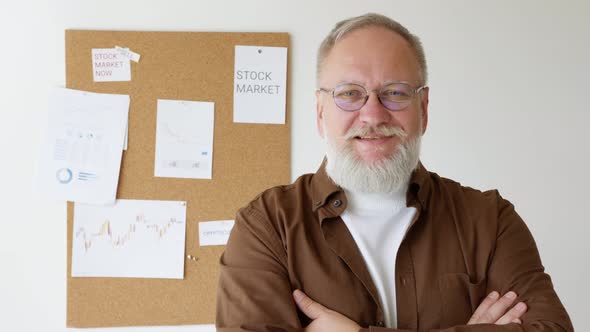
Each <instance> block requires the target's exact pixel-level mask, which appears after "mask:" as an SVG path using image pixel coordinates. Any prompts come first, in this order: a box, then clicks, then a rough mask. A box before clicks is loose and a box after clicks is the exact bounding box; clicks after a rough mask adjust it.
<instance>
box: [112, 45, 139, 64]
mask: <svg viewBox="0 0 590 332" xmlns="http://www.w3.org/2000/svg"><path fill="white" fill-rule="evenodd" d="M115 49H116V50H117V51H119V53H120V54H121V55H122V56H124V57H126V58H127V59H129V60H131V61H133V62H139V59H140V58H141V55H139V54H137V53H135V52H133V51H132V50H130V49H128V48H125V47H121V46H115Z"/></svg>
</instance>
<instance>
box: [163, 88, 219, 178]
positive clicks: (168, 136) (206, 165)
mask: <svg viewBox="0 0 590 332" xmlns="http://www.w3.org/2000/svg"><path fill="white" fill-rule="evenodd" d="M156 122H157V124H156V158H155V167H154V175H155V176H160V177H169V178H192V179H211V178H212V172H213V171H212V170H213V123H214V103H211V102H198V101H184V100H164V99H158V115H157V120H156Z"/></svg>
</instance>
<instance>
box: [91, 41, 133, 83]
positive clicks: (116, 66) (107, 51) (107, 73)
mask: <svg viewBox="0 0 590 332" xmlns="http://www.w3.org/2000/svg"><path fill="white" fill-rule="evenodd" d="M92 75H93V77H94V82H118V81H131V63H130V62H129V58H128V57H126V56H124V55H122V54H121V52H120V51H119V50H117V49H116V48H93V49H92Z"/></svg>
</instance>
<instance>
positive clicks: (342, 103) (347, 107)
mask: <svg viewBox="0 0 590 332" xmlns="http://www.w3.org/2000/svg"><path fill="white" fill-rule="evenodd" d="M425 87H426V85H423V86H420V87H418V88H414V87H412V86H411V85H409V84H408V83H406V82H393V83H388V84H386V85H384V86H383V87H381V88H380V89H376V90H371V91H368V90H367V88H365V87H364V86H362V85H360V84H356V83H343V84H340V85H337V86H336V87H335V88H333V89H331V90H328V89H324V88H319V89H318V91H321V92H325V93H330V94H332V97H333V98H334V103H335V104H336V106H338V108H340V109H341V110H343V111H346V112H354V111H358V110H360V109H361V108H362V107H363V106H365V104H366V103H367V100H369V93H370V92H373V91H375V92H378V94H377V97H378V99H379V102H380V103H381V105H383V106H384V107H385V108H387V109H388V110H390V111H401V110H403V109H405V108H406V107H408V106H409V105H410V103H411V102H412V99H413V98H414V96H416V94H418V93H419V92H420V91H422V90H423V89H424V88H425Z"/></svg>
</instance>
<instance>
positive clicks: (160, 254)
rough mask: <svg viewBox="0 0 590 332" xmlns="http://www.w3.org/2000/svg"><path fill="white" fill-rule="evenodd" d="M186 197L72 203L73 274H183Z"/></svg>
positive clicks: (170, 276)
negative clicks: (102, 203) (102, 202)
mask: <svg viewBox="0 0 590 332" xmlns="http://www.w3.org/2000/svg"><path fill="white" fill-rule="evenodd" d="M185 229H186V203H185V202H178V201H147V200H122V199H121V200H117V201H116V203H115V205H113V206H96V205H86V204H78V203H76V204H75V205H74V228H73V238H72V277H122V278H173V279H183V278H184V238H185Z"/></svg>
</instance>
